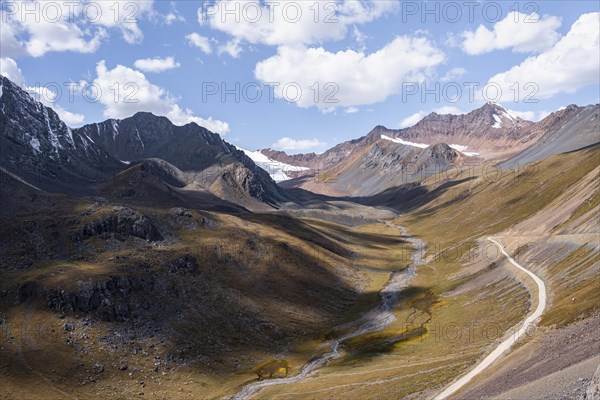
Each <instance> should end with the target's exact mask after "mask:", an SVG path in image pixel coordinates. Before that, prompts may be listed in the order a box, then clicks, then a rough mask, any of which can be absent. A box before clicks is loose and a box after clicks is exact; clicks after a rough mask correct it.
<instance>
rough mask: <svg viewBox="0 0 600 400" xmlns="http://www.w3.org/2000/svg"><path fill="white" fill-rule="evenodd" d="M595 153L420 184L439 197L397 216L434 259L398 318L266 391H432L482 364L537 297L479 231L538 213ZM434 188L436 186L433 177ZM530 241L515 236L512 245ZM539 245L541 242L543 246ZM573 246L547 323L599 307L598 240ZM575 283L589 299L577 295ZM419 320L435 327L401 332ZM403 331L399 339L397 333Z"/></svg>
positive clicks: (362, 394)
mask: <svg viewBox="0 0 600 400" xmlns="http://www.w3.org/2000/svg"><path fill="white" fill-rule="evenodd" d="M597 163H598V149H597V147H596V148H592V149H586V150H583V151H579V152H575V153H570V154H565V155H561V156H557V157H553V158H551V159H549V160H545V161H544V162H542V163H540V164H539V165H537V166H536V167H534V168H529V169H528V170H525V171H519V172H515V171H511V172H509V173H505V174H504V176H502V177H498V176H494V179H484V178H482V177H481V173H482V171H481V170H478V171H477V170H476V171H475V173H474V174H472V175H469V174H466V173H464V172H463V173H461V174H456V175H455V176H454V177H453V179H456V180H457V181H459V182H460V183H459V184H457V185H448V186H447V187H448V188H447V189H445V190H444V191H441V192H440V191H438V192H436V196H434V197H430V196H428V193H422V194H421V198H427V199H430V200H431V201H427V202H426V203H425V204H424V205H422V206H420V207H417V208H414V209H412V210H410V212H408V213H407V214H406V215H405V216H404V217H403V218H401V219H400V220H399V221H398V223H399V224H402V225H405V226H407V227H408V229H409V232H410V233H412V234H415V235H417V236H418V237H420V238H422V239H423V240H425V241H426V243H427V245H428V256H430V260H429V262H428V264H427V265H425V266H422V267H420V268H419V272H418V275H417V277H416V278H415V280H414V281H413V282H412V283H411V286H412V287H411V288H410V296H409V297H407V298H406V299H405V300H404V301H402V302H401V303H400V304H399V306H398V308H397V310H396V316H397V318H398V320H397V322H396V323H394V324H393V325H391V326H390V327H389V328H388V329H386V330H385V331H384V332H382V333H378V334H376V335H369V336H368V337H363V338H358V339H357V340H354V341H353V342H354V343H351V345H356V346H358V347H359V348H360V346H361V345H362V346H367V351H362V352H361V351H357V352H355V353H354V354H351V355H349V356H348V357H346V358H345V359H344V360H342V361H341V362H338V363H337V364H335V365H332V366H330V367H328V368H326V369H324V370H323V371H322V372H321V373H320V374H319V376H317V377H316V378H314V379H310V380H307V381H305V382H303V383H300V384H296V385H291V386H290V387H286V388H279V387H275V388H273V389H269V390H267V391H265V392H264V393H262V394H261V396H259V398H265V399H267V398H280V397H279V396H278V395H281V398H292V399H294V398H297V399H311V398H314V399H319V398H324V397H326V398H353V399H363V398H364V399H367V398H368V399H372V398H380V399H387V398H400V397H402V396H407V395H410V394H411V393H421V394H420V395H417V397H421V396H424V395H425V396H426V395H433V394H434V393H435V389H434V391H428V390H429V389H430V388H435V387H436V386H438V385H439V387H441V386H442V385H443V384H444V383H445V382H448V381H449V380H450V379H452V378H453V377H455V376H459V375H461V374H462V373H464V372H465V371H466V370H467V369H468V368H470V367H471V366H472V365H474V363H475V362H476V360H477V359H480V358H481V357H482V356H484V355H485V354H486V353H487V352H489V351H490V350H491V349H492V348H493V347H494V346H495V344H496V343H498V342H499V341H500V339H501V335H502V334H503V333H504V332H506V331H507V330H510V329H511V328H512V327H513V326H514V325H515V324H516V323H517V322H518V321H520V320H521V319H522V318H523V317H524V316H525V314H526V313H527V309H528V307H529V303H530V299H529V292H528V291H527V289H526V288H527V286H530V282H528V281H527V279H526V278H525V277H523V276H519V279H514V277H513V276H514V275H513V272H512V271H510V270H509V269H508V268H507V265H506V264H507V263H506V262H505V261H503V260H502V258H499V257H497V256H496V253H485V252H486V251H489V248H487V246H484V244H483V243H482V242H480V241H478V240H477V239H479V238H481V237H485V236H488V235H493V234H498V233H500V232H502V231H504V230H506V229H507V228H510V227H511V226H513V225H515V224H517V223H519V222H521V221H523V220H527V219H528V218H531V217H532V216H534V215H535V214H536V213H537V212H539V211H540V210H542V209H544V208H545V207H546V206H547V205H548V204H549V203H551V202H552V200H553V199H555V198H556V197H558V196H559V194H560V193H563V192H565V191H567V190H568V188H569V187H571V186H572V185H573V184H575V183H576V182H578V181H579V180H581V179H583V178H584V177H585V176H586V175H587V174H588V173H590V172H591V171H592V170H593V169H594V168H596V166H597ZM489 175H490V174H489V171H488V176H489ZM494 175H495V174H494ZM468 178H474V179H468ZM438 183H439V182H438ZM430 190H432V191H433V190H435V185H432V187H431V189H430ZM440 193H441V194H440ZM590 194H591V193H590ZM400 198H401V199H409V203H410V204H418V203H419V202H420V200H419V197H417V198H411V194H410V192H408V193H405V194H404V195H403V196H401V197H400ZM590 201H593V200H590ZM588 202H589V201H588ZM584 204H585V203H584ZM397 205H400V204H397ZM581 207H586V209H588V206H586V205H583V206H579V207H577V208H576V210H575V211H574V214H575V215H574V217H573V218H577V215H578V214H581V211H580V210H581ZM399 208H400V209H402V207H399ZM578 210H579V211H578ZM548 233H549V232H548ZM522 244H523V243H517V244H516V245H515V243H512V245H513V247H511V249H512V250H516V249H517V248H518V247H519V245H522ZM535 249H537V250H543V248H542V247H539V246H538V247H535ZM509 251H511V250H510V249H509ZM532 251H533V250H532ZM532 251H523V254H522V255H521V256H520V257H519V258H518V260H519V261H520V262H523V263H524V264H526V265H527V264H528V262H529V261H532V260H534V258H532V257H533V256H532ZM566 255H567V256H566V257H563V256H561V257H553V258H550V259H549V260H548V263H549V264H551V265H550V266H549V268H548V275H549V276H550V277H552V276H556V275H559V274H561V273H562V272H564V271H565V270H568V269H570V266H571V265H576V266H577V269H575V270H574V271H573V275H572V276H569V275H568V274H567V275H566V276H565V274H564V273H563V274H562V280H561V282H560V284H561V285H557V284H555V283H554V280H553V281H552V282H553V283H552V284H551V290H552V292H556V293H559V294H557V295H555V296H554V297H552V300H551V304H550V306H549V309H548V312H547V314H546V316H545V317H544V320H543V321H542V324H550V323H561V322H562V323H567V322H568V321H571V320H573V318H576V317H577V316H578V315H580V313H581V312H582V310H584V311H586V310H587V311H588V312H589V311H591V310H593V309H597V307H598V304H599V301H600V299H599V298H598V294H597V290H596V289H597V287H598V285H599V284H600V282H599V280H598V274H597V273H596V274H595V275H594V274H593V271H594V268H596V271H597V262H598V252H597V249H595V250H590V249H589V248H587V247H585V248H581V249H579V250H578V251H577V252H575V253H569V252H567V253H566ZM538 256H539V254H538ZM582 270H583V271H587V272H588V275H589V273H590V271H591V273H592V276H588V277H587V278H586V279H576V277H577V276H576V272H577V271H579V272H581V271H582ZM509 271H510V272H509ZM578 277H581V275H579V276H578ZM566 287H570V289H569V291H567V290H565V289H566ZM571 293H573V295H574V296H576V297H577V298H578V299H582V300H581V301H578V302H577V303H576V304H574V303H573V302H572V301H571V297H570V296H571ZM567 297H568V299H567ZM424 305H425V307H424ZM421 324H423V327H425V329H426V330H427V331H426V333H425V334H424V335H421V336H418V335H417V337H416V338H415V337H414V336H411V335H405V336H404V337H403V336H402V333H403V332H404V333H406V332H407V331H410V330H411V329H414V328H415V327H420V326H421ZM399 337H400V338H401V340H395V339H398V338H399ZM370 349H371V350H374V351H368V350H370Z"/></svg>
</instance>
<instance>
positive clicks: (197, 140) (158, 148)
mask: <svg viewBox="0 0 600 400" xmlns="http://www.w3.org/2000/svg"><path fill="white" fill-rule="evenodd" d="M0 83H1V85H2V97H1V98H0V131H1V132H2V135H1V136H0V149H1V151H2V158H1V161H0V166H1V167H2V168H4V169H5V170H6V171H7V172H9V173H12V174H14V175H16V176H18V177H19V178H22V179H24V180H25V181H26V182H28V183H30V184H32V185H33V186H35V187H39V188H41V189H43V190H46V191H50V192H58V193H69V194H83V195H90V194H94V193H95V188H94V186H95V185H96V184H98V183H100V182H106V181H108V180H110V179H111V178H112V177H114V176H115V175H116V174H118V173H119V172H121V171H124V170H125V169H127V168H129V166H128V164H127V163H126V162H124V161H127V162H138V161H142V160H145V159H148V158H157V159H161V160H165V161H168V162H169V163H170V164H172V165H174V166H175V167H177V168H179V169H180V170H181V171H185V172H188V171H189V172H194V173H195V174H193V175H189V176H186V177H187V178H189V177H190V176H192V177H193V178H194V179H193V181H189V180H187V181H185V182H177V184H179V183H181V184H182V185H183V186H185V185H186V184H190V183H194V184H197V185H200V186H202V187H204V188H206V189H207V190H214V191H216V192H218V193H219V194H224V195H227V194H228V193H229V192H232V191H234V192H235V193H236V198H235V199H234V201H239V202H241V203H246V202H247V200H246V199H247V198H250V199H256V200H258V201H260V202H264V203H268V204H277V203H278V202H280V201H282V200H284V199H286V194H285V192H283V191H282V190H281V189H280V188H279V187H278V186H277V185H276V184H275V182H274V181H273V180H272V179H271V178H270V176H269V174H268V173H267V172H266V171H264V170H263V169H261V168H260V167H258V166H257V165H256V164H254V162H253V161H252V160H251V159H250V158H248V157H247V156H246V155H245V154H244V153H243V152H242V151H239V150H238V149H237V148H236V147H235V146H233V145H231V144H229V143H227V142H225V141H224V140H223V139H221V137H220V136H219V135H217V134H215V133H212V132H210V131H208V130H207V129H205V128H203V127H200V126H198V125H197V124H195V123H190V124H187V125H185V126H176V125H174V124H172V123H171V122H170V121H169V120H168V119H167V118H165V117H158V116H155V115H153V114H150V113H144V112H140V113H137V114H135V115H134V116H132V117H130V118H125V119H123V120H113V119H110V120H107V121H104V122H101V123H97V124H90V125H85V126H83V127H81V128H79V129H71V128H69V127H68V126H67V125H66V124H65V123H64V122H63V121H61V120H60V118H59V117H58V115H57V114H56V113H55V112H54V111H53V110H52V109H51V108H49V107H45V106H44V105H42V104H41V103H39V102H37V101H35V100H34V99H33V98H31V96H30V95H29V94H28V93H26V92H25V91H23V90H22V89H21V88H19V87H18V86H17V85H15V84H14V83H12V82H11V81H10V80H9V79H7V78H5V77H1V78H0ZM167 167H168V165H161V164H160V163H159V164H158V165H156V166H155V168H154V172H155V173H156V175H157V176H159V177H163V176H169V175H171V174H170V172H171V171H165V172H164V173H161V172H160V171H158V170H159V169H160V168H167ZM167 183H168V184H173V182H171V181H169V182H167ZM223 185H231V186H232V187H231V188H229V187H223ZM178 186H181V185H178Z"/></svg>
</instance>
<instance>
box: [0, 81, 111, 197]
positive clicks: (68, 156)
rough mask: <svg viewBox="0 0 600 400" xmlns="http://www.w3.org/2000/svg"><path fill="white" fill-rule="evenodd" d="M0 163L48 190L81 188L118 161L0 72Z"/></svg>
mask: <svg viewBox="0 0 600 400" xmlns="http://www.w3.org/2000/svg"><path fill="white" fill-rule="evenodd" d="M0 82H1V84H2V97H1V98H0V132H1V136H0V148H1V152H2V157H1V160H0V163H1V165H2V167H3V168H4V169H5V170H6V171H8V172H10V173H13V174H16V175H18V176H21V177H23V178H24V179H26V180H27V181H28V182H30V183H31V184H33V185H35V186H38V187H40V188H42V189H45V190H49V191H57V192H61V191H66V192H73V191H75V192H77V191H86V186H87V185H90V184H93V183H94V182H97V181H100V180H104V179H107V178H109V177H110V176H112V175H113V174H114V173H115V172H117V171H119V170H120V169H121V168H122V166H123V165H122V163H120V162H119V161H118V160H116V159H114V158H113V157H111V156H110V155H109V154H108V153H107V152H106V151H104V149H102V148H101V147H100V146H98V145H96V144H95V143H94V142H93V141H92V140H91V139H90V138H88V137H86V136H82V135H79V134H78V133H77V132H75V131H73V130H72V129H71V128H69V127H68V126H67V125H66V124H65V123H64V122H63V121H61V120H60V118H59V117H58V115H57V114H56V113H55V112H54V111H53V110H52V109H51V108H48V107H45V106H44V105H43V104H41V103H40V102H37V101H35V100H34V99H32V98H31V96H29V94H28V93H27V92H25V91H23V90H22V89H21V88H19V87H18V86H16V85H15V84H13V83H12V82H11V81H10V80H8V79H7V78H5V77H0Z"/></svg>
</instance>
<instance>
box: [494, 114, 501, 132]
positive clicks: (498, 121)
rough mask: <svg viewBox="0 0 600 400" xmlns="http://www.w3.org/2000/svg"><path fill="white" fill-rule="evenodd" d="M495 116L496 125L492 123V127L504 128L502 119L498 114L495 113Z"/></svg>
mask: <svg viewBox="0 0 600 400" xmlns="http://www.w3.org/2000/svg"><path fill="white" fill-rule="evenodd" d="M493 117H494V120H495V121H496V122H495V123H494V125H492V128H496V129H500V128H502V119H501V118H500V117H499V116H498V114H494V115H493Z"/></svg>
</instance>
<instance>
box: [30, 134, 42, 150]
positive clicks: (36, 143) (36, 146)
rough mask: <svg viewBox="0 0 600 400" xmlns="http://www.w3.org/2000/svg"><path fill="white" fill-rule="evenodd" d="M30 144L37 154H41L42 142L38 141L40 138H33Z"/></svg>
mask: <svg viewBox="0 0 600 400" xmlns="http://www.w3.org/2000/svg"><path fill="white" fill-rule="evenodd" d="M29 144H30V145H31V148H32V149H33V150H34V151H35V152H36V153H41V151H40V141H39V140H38V138H36V137H32V138H31V139H30V140H29Z"/></svg>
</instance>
